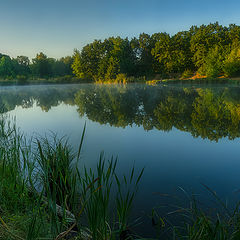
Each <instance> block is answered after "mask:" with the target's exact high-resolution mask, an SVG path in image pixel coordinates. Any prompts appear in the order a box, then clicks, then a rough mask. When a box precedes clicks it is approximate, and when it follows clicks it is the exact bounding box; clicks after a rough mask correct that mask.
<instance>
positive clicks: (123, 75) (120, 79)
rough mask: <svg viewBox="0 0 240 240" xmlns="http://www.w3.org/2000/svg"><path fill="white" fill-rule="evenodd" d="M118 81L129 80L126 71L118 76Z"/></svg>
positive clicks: (124, 81)
mask: <svg viewBox="0 0 240 240" xmlns="http://www.w3.org/2000/svg"><path fill="white" fill-rule="evenodd" d="M115 81H116V82H117V83H126V82H127V76H126V74H124V73H119V74H118V75H117V76H116V80H115Z"/></svg>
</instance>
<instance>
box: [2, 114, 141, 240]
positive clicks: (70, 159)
mask: <svg viewBox="0 0 240 240" xmlns="http://www.w3.org/2000/svg"><path fill="white" fill-rule="evenodd" d="M85 129H86V126H84V130H83V133H82V136H81V140H80V144H79V149H78V151H77V152H75V151H73V149H72V148H71V146H70V145H69V144H68V141H67V139H66V138H58V137H57V136H56V135H54V134H52V135H51V136H46V137H38V138H36V139H35V140H31V141H27V140H26V138H25V137H24V135H23V134H22V133H21V132H20V131H19V130H18V129H17V128H16V124H15V122H14V121H11V120H9V119H8V117H7V116H3V115H1V116H0V143H1V145H0V177H1V182H0V222H1V224H0V238H1V237H3V238H2V239H28V240H30V239H40V238H44V239H61V238H62V239H63V237H64V236H66V234H69V233H73V231H72V230H73V229H74V230H75V237H77V239H81V238H82V236H83V235H84V236H85V239H86V236H87V237H88V238H91V239H97V240H101V239H105V240H106V239H117V238H119V236H120V235H121V233H122V232H123V231H124V230H125V229H127V227H128V221H127V219H128V217H129V215H130V210H131V206H132V203H133V199H134V197H135V194H136V192H137V186H138V184H139V181H140V178H141V176H142V174H143V171H142V172H141V173H140V174H139V175H138V176H135V175H136V174H135V170H134V168H133V169H132V171H131V175H130V176H129V179H130V180H129V182H127V177H126V176H124V177H123V179H124V182H125V184H120V178H119V177H118V176H117V174H116V166H117V159H113V158H112V159H111V160H110V161H107V160H105V159H104V156H103V154H101V155H100V159H99V161H98V164H97V167H96V169H95V170H93V169H87V168H86V167H83V171H80V170H78V168H77V167H79V162H78V160H79V158H80V155H81V148H82V144H83V139H84V134H85ZM134 179H135V180H134ZM128 184H129V186H131V185H133V186H132V187H131V188H129V189H128V190H127V192H126V189H127V188H126V187H127V185H128ZM122 186H124V189H122ZM132 190H133V192H131V191H132ZM125 194H126V195H125ZM59 207H60V208H61V215H59ZM2 209H4V211H1V210H2ZM115 209H116V211H114V210H115ZM69 211H71V213H73V214H74V219H69V216H68V215H69V214H67V213H68V212H69ZM73 220H74V221H75V222H74V223H73ZM83 232H85V234H83ZM86 232H87V234H86Z"/></svg>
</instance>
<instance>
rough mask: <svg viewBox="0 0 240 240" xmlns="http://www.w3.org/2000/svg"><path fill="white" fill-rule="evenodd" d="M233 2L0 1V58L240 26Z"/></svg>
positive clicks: (238, 6) (55, 54)
mask: <svg viewBox="0 0 240 240" xmlns="http://www.w3.org/2000/svg"><path fill="white" fill-rule="evenodd" d="M239 10H240V1H239V0H228V1H226V0H201V1H200V0H191V1H190V0H0V33H1V34H0V35H1V36H0V53H4V54H8V55H10V56H11V57H16V56H19V55H24V56H28V57H30V59H31V58H33V57H35V56H36V54H37V53H39V52H41V51H42V52H44V53H45V54H46V55H47V56H48V57H54V58H60V57H62V56H67V55H72V54H73V50H74V49H75V48H77V49H80V50H81V48H82V47H83V46H84V45H86V44H88V43H90V42H92V41H93V40H94V39H105V38H108V37H111V36H120V37H129V38H132V37H138V36H139V34H140V33H142V32H145V33H148V34H153V33H155V32H167V33H170V34H175V33H177V32H178V31H183V30H188V29H189V28H190V27H191V26H192V25H198V26H199V25H201V24H208V23H210V22H211V23H213V22H216V21H218V22H219V23H220V24H222V25H225V26H228V25H229V24H230V23H235V24H237V25H240V17H239Z"/></svg>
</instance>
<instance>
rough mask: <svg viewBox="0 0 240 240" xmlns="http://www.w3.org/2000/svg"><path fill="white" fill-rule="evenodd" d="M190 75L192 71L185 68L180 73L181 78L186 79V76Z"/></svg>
mask: <svg viewBox="0 0 240 240" xmlns="http://www.w3.org/2000/svg"><path fill="white" fill-rule="evenodd" d="M192 76H193V72H192V71H191V70H189V69H187V70H185V71H184V72H183V73H182V76H181V78H182V79H186V78H190V77H192Z"/></svg>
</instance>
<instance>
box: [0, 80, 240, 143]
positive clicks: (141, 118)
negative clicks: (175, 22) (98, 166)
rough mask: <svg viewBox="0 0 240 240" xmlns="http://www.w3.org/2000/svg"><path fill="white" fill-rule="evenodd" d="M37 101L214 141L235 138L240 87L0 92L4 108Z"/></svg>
mask: <svg viewBox="0 0 240 240" xmlns="http://www.w3.org/2000/svg"><path fill="white" fill-rule="evenodd" d="M34 103H36V104H37V106H40V107H41V109H42V110H43V111H48V110H49V109H51V107H53V106H58V105H59V104H60V103H65V104H69V105H76V106H77V111H78V113H79V115H80V116H87V118H88V119H90V120H92V121H94V122H98V123H100V124H109V125H111V126H114V127H122V128H125V127H126V126H133V125H137V126H143V128H144V129H145V130H147V131H148V130H151V129H153V128H155V129H158V130H162V131H170V130H171V129H172V128H177V129H179V130H181V131H186V132H189V133H191V135H192V136H193V137H201V138H207V139H209V140H213V141H218V140H219V139H221V138H223V137H228V138H229V139H230V140H232V139H235V138H236V137H239V136H240V125H239V123H240V88H239V87H232V86H228V87H219V86H218V87H217V86H215V87H214V86H211V87H209V88H206V87H204V88H201V87H192V86H190V87H176V86H146V85H127V86H119V85H114V86H103V85H93V84H88V85H68V86H45V87H40V86H28V87H16V88H12V87H5V88H1V90H0V105H1V106H2V111H3V112H8V111H10V110H13V109H14V108H15V107H16V106H22V107H24V108H29V107H32V106H33V104H34Z"/></svg>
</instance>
